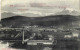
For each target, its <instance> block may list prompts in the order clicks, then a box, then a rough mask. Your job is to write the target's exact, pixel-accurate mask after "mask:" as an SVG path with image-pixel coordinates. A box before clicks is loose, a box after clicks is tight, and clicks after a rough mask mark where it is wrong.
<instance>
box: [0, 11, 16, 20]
mask: <svg viewBox="0 0 80 50" xmlns="http://www.w3.org/2000/svg"><path fill="white" fill-rule="evenodd" d="M12 16H16V14H14V13H12V12H2V13H1V19H3V18H8V17H12Z"/></svg>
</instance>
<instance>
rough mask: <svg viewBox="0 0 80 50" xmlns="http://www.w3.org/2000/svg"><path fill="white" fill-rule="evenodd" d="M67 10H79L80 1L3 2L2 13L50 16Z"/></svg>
mask: <svg viewBox="0 0 80 50" xmlns="http://www.w3.org/2000/svg"><path fill="white" fill-rule="evenodd" d="M65 8H70V9H76V10H79V0H2V12H13V13H16V14H24V13H35V14H41V15H44V14H49V13H55V12H58V11H61V10H63V9H65Z"/></svg>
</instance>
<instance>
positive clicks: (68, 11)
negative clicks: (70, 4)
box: [55, 8, 80, 16]
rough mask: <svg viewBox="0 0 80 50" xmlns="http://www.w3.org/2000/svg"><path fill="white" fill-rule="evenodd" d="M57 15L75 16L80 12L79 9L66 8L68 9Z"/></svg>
mask: <svg viewBox="0 0 80 50" xmlns="http://www.w3.org/2000/svg"><path fill="white" fill-rule="evenodd" d="M55 15H73V16H79V15H80V12H79V11H78V10H74V9H69V8H66V9H64V10H62V11H61V12H57V13H55Z"/></svg>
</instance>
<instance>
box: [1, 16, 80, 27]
mask: <svg viewBox="0 0 80 50" xmlns="http://www.w3.org/2000/svg"><path fill="white" fill-rule="evenodd" d="M76 17H77V16H71V15H55V16H53V15H51V16H44V17H25V16H12V17H9V18H5V19H2V20H1V22H2V26H4V27H5V26H7V27H22V26H25V25H38V26H47V27H48V26H60V25H65V26H68V25H71V23H72V22H75V21H78V20H80V18H76Z"/></svg>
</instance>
